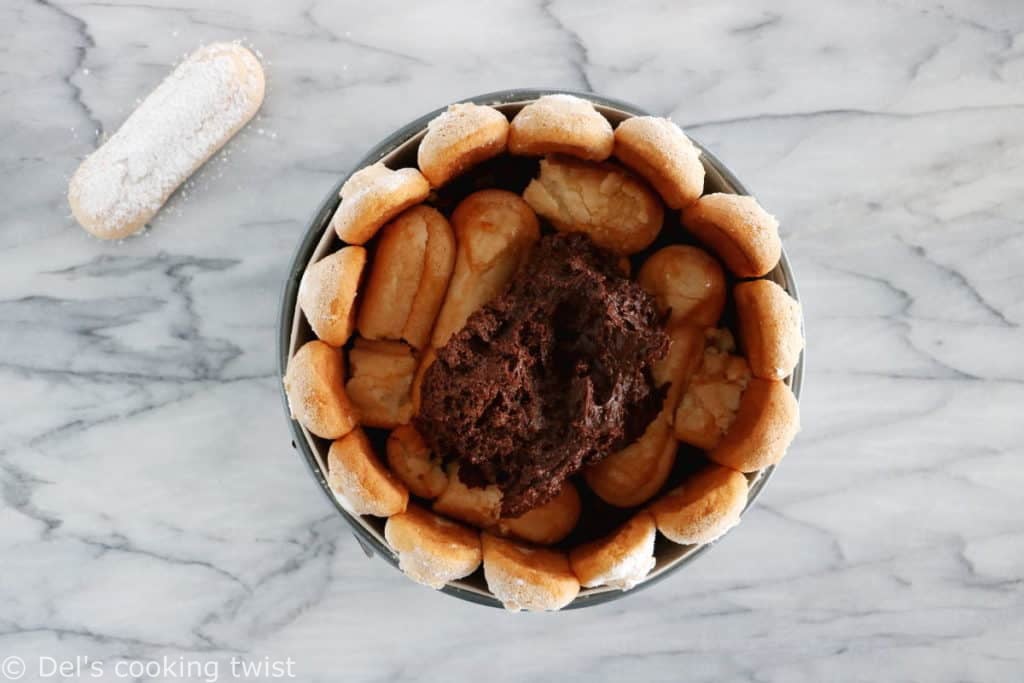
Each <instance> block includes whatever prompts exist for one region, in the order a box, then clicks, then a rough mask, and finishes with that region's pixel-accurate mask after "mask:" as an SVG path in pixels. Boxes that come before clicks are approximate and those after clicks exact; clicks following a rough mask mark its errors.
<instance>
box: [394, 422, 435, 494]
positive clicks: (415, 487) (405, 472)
mask: <svg viewBox="0 0 1024 683" xmlns="http://www.w3.org/2000/svg"><path fill="white" fill-rule="evenodd" d="M387 453H388V467H389V468H391V472H392V473H393V474H394V475H395V476H396V477H398V479H399V480H401V482H402V483H403V484H405V486H406V488H408V489H409V491H410V492H411V493H413V494H414V495H417V496H419V497H420V498H426V499H428V500H432V499H434V498H437V497H438V496H440V495H441V494H442V493H444V490H445V488H447V487H448V475H447V474H445V472H444V469H443V468H442V466H441V458H440V457H436V456H434V454H433V453H431V452H430V447H429V446H427V443H426V442H425V441H424V440H423V437H422V436H420V433H419V432H417V431H416V430H415V429H414V428H413V427H412V426H411V425H402V426H400V427H397V428H396V429H395V430H394V431H393V432H391V434H389V435H388V442H387Z"/></svg>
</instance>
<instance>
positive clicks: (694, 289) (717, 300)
mask: <svg viewBox="0 0 1024 683" xmlns="http://www.w3.org/2000/svg"><path fill="white" fill-rule="evenodd" d="M636 281H637V284H639V285H640V286H641V287H643V288H644V290H645V291H646V292H647V293H648V294H650V295H651V296H653V297H654V299H655V303H656V304H657V306H658V312H659V313H661V314H663V315H664V314H666V313H669V323H670V324H671V323H674V322H677V321H682V322H687V323H690V324H691V325H699V326H702V327H711V326H712V325H716V324H718V319H719V318H721V317H722V309H723V308H725V297H726V289H725V273H723V272H722V267H721V266H720V265H718V261H716V260H715V259H714V258H713V257H712V256H711V255H710V254H708V253H707V252H706V251H704V250H703V249H698V248H697V247H690V246H685V245H681V244H673V245H671V246H668V247H665V248H663V249H659V250H658V251H656V252H654V253H653V254H651V256H650V258H648V259H647V260H646V261H644V264H643V265H642V266H641V267H640V271H639V272H638V273H637V275H636Z"/></svg>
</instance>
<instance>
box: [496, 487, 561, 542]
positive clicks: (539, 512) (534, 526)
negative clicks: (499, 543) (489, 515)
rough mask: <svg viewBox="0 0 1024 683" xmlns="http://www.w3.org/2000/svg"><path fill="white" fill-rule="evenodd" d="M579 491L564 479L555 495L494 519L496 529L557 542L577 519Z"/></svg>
mask: <svg viewBox="0 0 1024 683" xmlns="http://www.w3.org/2000/svg"><path fill="white" fill-rule="evenodd" d="M580 510H581V504H580V494H579V492H578V491H577V490H576V487H575V486H574V485H573V483H572V482H570V481H567V482H565V484H564V485H563V486H562V490H561V491H560V492H559V494H558V495H557V496H555V497H554V498H552V499H551V500H549V501H548V502H546V503H544V504H543V505H540V506H538V507H535V508H533V509H532V510H530V511H529V512H527V513H526V514H523V515H520V516H519V517H506V518H502V519H500V520H498V524H497V527H496V530H497V532H498V533H499V534H501V535H503V536H515V537H516V538H518V539H521V540H523V541H528V542H530V543H536V544H538V545H551V544H552V543H558V542H559V541H561V540H562V539H563V538H565V537H566V536H568V535H569V533H570V532H572V530H573V529H574V528H575V527H576V522H578V521H579V519H580Z"/></svg>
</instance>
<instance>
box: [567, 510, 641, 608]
mask: <svg viewBox="0 0 1024 683" xmlns="http://www.w3.org/2000/svg"><path fill="white" fill-rule="evenodd" d="M655 532H656V527H655V525H654V517H653V516H652V515H651V513H650V512H648V511H647V510H640V511H639V512H637V513H636V514H635V515H633V517H632V518H631V519H630V520H629V521H627V522H626V523H625V524H623V525H622V526H620V527H619V528H618V529H616V530H615V531H614V532H612V533H611V534H609V535H608V536H605V537H604V538H600V539H598V540H596V541H592V542H590V543H584V544H582V545H579V546H577V547H575V548H573V549H572V550H571V551H570V552H569V563H570V565H571V566H572V571H573V573H574V574H575V575H576V578H578V579H579V581H580V584H581V585H582V586H585V587H587V588H593V587H596V586H605V585H607V586H611V587H612V588H619V589H621V590H629V589H630V588H632V587H633V586H635V585H637V584H638V583H640V582H641V581H643V580H644V578H645V577H646V576H647V574H649V573H650V571H651V570H652V569H653V568H654V562H655V560H654V538H655V535H656V534H655Z"/></svg>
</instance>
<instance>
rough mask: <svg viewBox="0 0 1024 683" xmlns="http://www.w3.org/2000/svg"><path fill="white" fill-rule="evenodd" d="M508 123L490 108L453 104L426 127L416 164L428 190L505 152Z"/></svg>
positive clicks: (469, 104) (498, 112) (495, 110)
mask: <svg viewBox="0 0 1024 683" xmlns="http://www.w3.org/2000/svg"><path fill="white" fill-rule="evenodd" d="M507 141H508V119H506V118H505V115H504V114H502V113H501V112H500V111H498V110H497V109H495V108H493V107H487V106H484V105H480V104H471V103H465V104H453V105H451V106H449V107H448V109H447V111H445V112H444V113H442V114H441V115H439V116H437V117H436V118H434V119H433V120H432V121H431V122H430V123H428V124H427V134H426V135H424V136H423V140H422V141H421V142H420V148H419V153H418V162H419V167H420V170H421V171H423V175H424V176H426V177H427V180H429V181H430V186H431V187H435V188H437V187H441V186H442V185H444V184H445V183H446V182H448V181H449V180H451V179H452V178H454V177H455V176H457V175H459V174H460V173H462V172H464V171H466V170H468V169H469V168H471V167H472V166H475V165H477V164H479V163H480V162H481V161H484V160H486V159H490V158H491V157H493V156H497V155H499V154H501V153H502V152H504V151H505V143H506V142H507Z"/></svg>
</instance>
